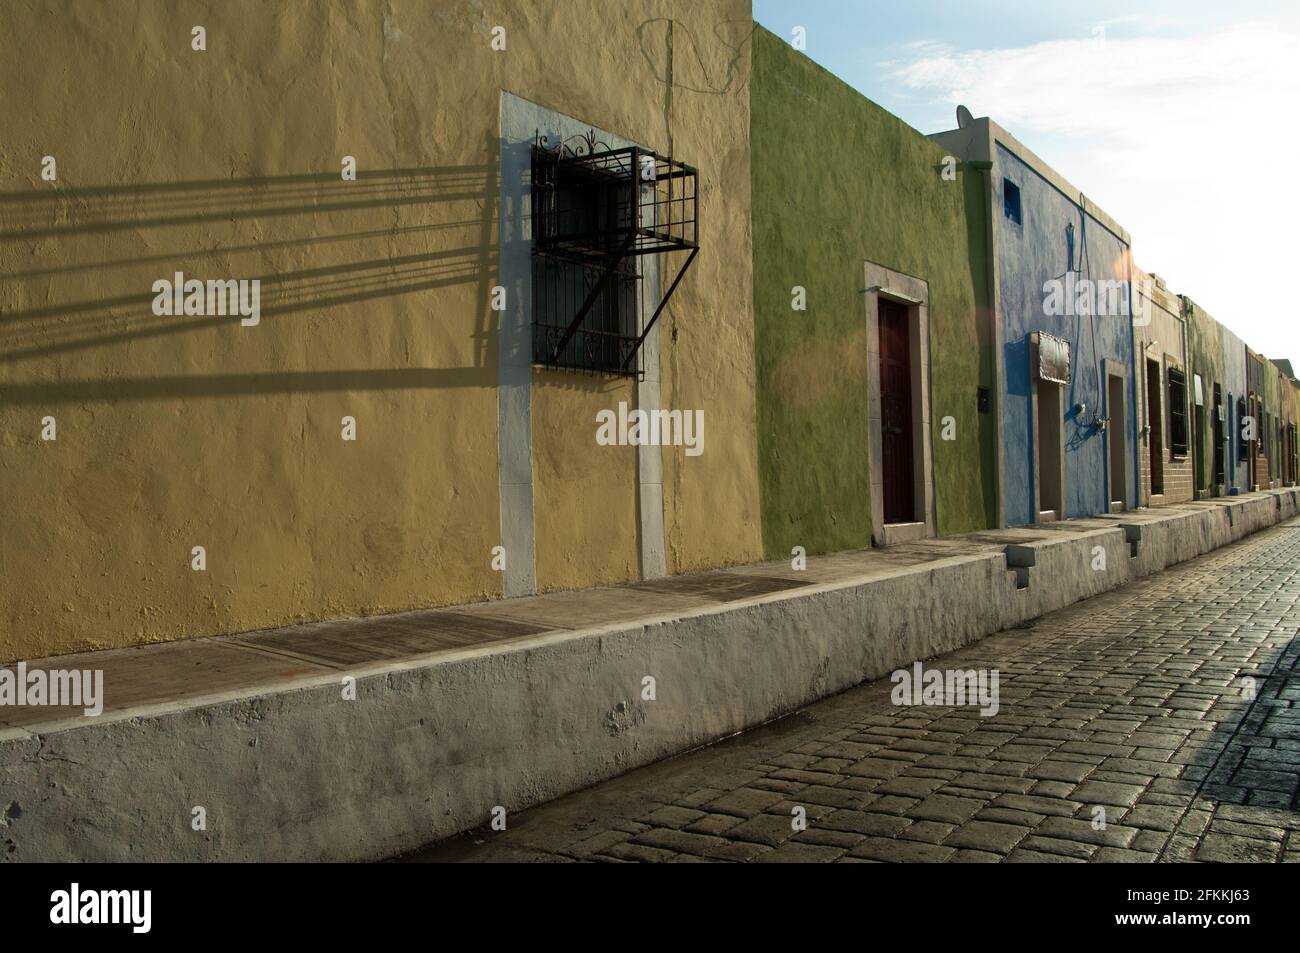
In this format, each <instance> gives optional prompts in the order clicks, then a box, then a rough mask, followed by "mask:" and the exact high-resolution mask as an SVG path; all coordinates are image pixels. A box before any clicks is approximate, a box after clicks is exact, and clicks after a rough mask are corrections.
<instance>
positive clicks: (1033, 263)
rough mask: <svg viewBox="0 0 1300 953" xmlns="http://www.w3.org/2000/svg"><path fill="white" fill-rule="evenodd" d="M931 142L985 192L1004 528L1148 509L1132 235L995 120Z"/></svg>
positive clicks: (966, 125) (969, 123)
mask: <svg viewBox="0 0 1300 953" xmlns="http://www.w3.org/2000/svg"><path fill="white" fill-rule="evenodd" d="M962 112H964V111H962ZM932 138H933V139H934V140H935V141H936V142H938V143H939V144H940V145H942V146H944V147H945V148H947V149H949V150H951V152H952V155H953V156H954V157H955V158H956V159H957V160H958V161H960V162H961V163H962V169H963V174H965V175H978V176H982V177H984V180H985V181H984V185H985V190H984V191H985V195H986V197H987V207H986V212H987V221H986V227H987V229H988V240H989V247H990V248H991V249H993V254H992V255H990V256H989V265H988V267H989V270H990V274H989V276H988V277H989V282H990V286H991V287H992V288H993V289H994V294H993V298H994V306H993V309H992V312H991V314H990V315H989V316H988V318H987V320H989V322H990V324H991V325H992V326H991V327H990V328H989V329H988V330H989V334H990V336H991V338H992V340H993V341H994V355H995V361H996V369H997V375H996V379H997V382H998V386H997V392H996V401H995V406H994V407H993V408H992V412H993V413H994V414H996V416H997V424H998V427H999V446H1000V447H1001V448H1002V450H1001V456H1002V459H1001V461H1000V473H999V489H1000V492H999V495H998V496H999V507H998V508H999V522H1000V523H1001V525H1003V526H1022V525H1026V524H1030V523H1035V522H1047V521H1051V520H1056V519H1067V518H1074V517H1080V516H1095V515H1098V514H1102V513H1107V512H1115V511H1118V510H1122V509H1126V508H1129V507H1134V506H1136V505H1137V475H1138V465H1137V462H1138V457H1137V454H1138V441H1137V417H1138V415H1137V414H1135V413H1134V412H1133V409H1134V407H1135V406H1136V390H1135V381H1134V372H1133V307H1134V305H1133V296H1132V293H1131V292H1132V280H1131V279H1132V273H1131V268H1132V264H1131V256H1130V254H1129V245H1130V241H1129V235H1128V233H1127V232H1126V231H1125V230H1124V229H1123V228H1121V227H1120V226H1119V225H1118V224H1117V223H1116V222H1115V221H1114V220H1113V219H1111V218H1110V216H1108V215H1106V213H1105V212H1103V211H1102V210H1101V209H1099V208H1097V206H1096V205H1094V204H1093V203H1092V202H1090V201H1088V199H1087V198H1086V197H1085V196H1084V195H1083V194H1082V193H1081V192H1080V191H1079V190H1078V189H1076V188H1074V187H1073V186H1072V185H1070V184H1069V183H1068V182H1066V181H1065V180H1064V179H1063V178H1061V176H1060V175H1059V174H1057V173H1056V172H1055V171H1054V170H1053V169H1052V168H1050V167H1049V166H1048V165H1047V164H1046V163H1045V162H1043V161H1042V160H1041V159H1039V158H1038V157H1037V156H1036V155H1034V154H1033V153H1032V152H1030V151H1029V150H1028V149H1027V148H1025V146H1023V145H1022V144H1021V143H1019V142H1018V141H1016V139H1015V138H1014V137H1013V136H1011V135H1010V134H1009V133H1008V132H1006V130H1004V129H1002V128H1001V127H1000V126H998V125H997V124H996V123H994V122H993V121H991V120H990V119H987V118H983V119H972V118H970V117H969V114H966V115H965V116H964V117H963V122H962V125H961V126H960V128H958V129H954V130H951V131H949V132H944V133H938V134H936V135H935V136H933V137H932Z"/></svg>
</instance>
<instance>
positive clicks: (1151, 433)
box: [1147, 361, 1165, 496]
mask: <svg viewBox="0 0 1300 953" xmlns="http://www.w3.org/2000/svg"><path fill="white" fill-rule="evenodd" d="M1163 394H1164V392H1163V391H1162V390H1161V389H1160V365H1159V363H1157V362H1156V361H1147V427H1149V428H1150V429H1149V430H1148V432H1147V441H1148V449H1149V450H1150V451H1151V495H1152V496H1160V495H1161V494H1162V493H1164V492H1165V441H1164V437H1165V435H1164V427H1163V426H1162V425H1163V424H1164V414H1163V412H1162V411H1161V409H1160V403H1161V401H1160V398H1161V397H1162V396H1163Z"/></svg>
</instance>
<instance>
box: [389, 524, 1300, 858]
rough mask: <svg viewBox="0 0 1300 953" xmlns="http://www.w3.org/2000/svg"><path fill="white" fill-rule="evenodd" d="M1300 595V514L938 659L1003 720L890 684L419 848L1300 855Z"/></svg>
mask: <svg viewBox="0 0 1300 953" xmlns="http://www.w3.org/2000/svg"><path fill="white" fill-rule="evenodd" d="M1297 602H1300V522H1298V521H1294V520H1293V521H1291V522H1290V523H1288V524H1284V525H1282V526H1279V527H1276V528H1274V529H1272V530H1268V531H1265V532H1262V533H1259V534H1258V535H1256V536H1254V537H1251V538H1250V539H1248V540H1246V541H1244V542H1242V543H1239V544H1237V545H1234V546H1229V547H1226V548H1224V549H1222V550H1220V551H1218V552H1216V553H1213V554H1211V555H1208V556H1205V557H1202V558H1200V559H1197V560H1194V561H1192V562H1189V563H1186V564H1183V565H1181V566H1178V567H1175V568H1173V569H1171V570H1168V571H1166V572H1164V573H1161V574H1159V575H1156V576H1152V577H1147V578H1146V579H1143V580H1141V581H1139V582H1137V583H1135V584H1133V585H1131V586H1128V587H1127V588H1124V589H1120V590H1116V591H1114V592H1111V593H1107V594H1105V595H1102V596H1098V597H1096V598H1094V599H1091V600H1088V601H1086V602H1083V603H1079V604H1077V605H1075V606H1072V607H1070V608H1068V609H1065V610H1062V611H1060V612H1056V613H1053V614H1051V615H1048V616H1044V617H1042V618H1040V619H1038V620H1036V621H1035V622H1033V623H1030V624H1028V625H1026V626H1024V627H1022V628H1019V629H1015V630H1010V631H1006V632H1002V633H999V634H998V635H995V636H992V637H990V638H987V639H985V640H983V641H981V642H979V643H976V644H975V645H972V646H969V647H967V648H966V649H964V650H962V651H959V652H956V653H953V654H951V655H948V656H945V657H942V658H940V659H935V660H931V661H928V662H927V663H926V667H927V669H929V668H940V669H961V670H968V669H996V670H998V671H999V672H1000V690H1001V697H1000V710H999V711H998V712H997V714H996V715H993V716H990V717H980V715H979V713H978V710H977V708H975V707H966V708H952V707H948V708H944V707H921V706H912V707H904V706H895V705H893V704H891V700H890V692H891V689H892V687H893V686H892V684H891V682H890V681H889V680H888V679H883V680H880V681H877V682H873V683H870V684H867V685H862V686H860V687H858V688H855V689H853V690H850V691H848V692H845V693H843V694H841V695H838V696H835V697H833V698H830V699H827V700H825V701H823V702H820V703H818V704H816V705H813V706H811V707H809V708H807V709H805V710H803V711H800V712H798V713H796V714H793V715H791V716H789V717H787V718H784V719H782V720H781V721H779V722H775V723H773V724H770V725H767V726H765V727H762V728H759V729H756V730H754V731H750V732H747V733H745V734H744V735H741V736H738V737H735V738H732V739H730V740H728V741H726V742H723V743H720V744H718V745H714V746H712V747H709V748H706V749H702V750H699V751H696V752H693V753H690V754H687V755H683V756H681V757H678V758H674V759H671V760H669V761H665V762H661V763H659V764H656V765H652V766H650V767H648V768H643V769H640V770H637V771H634V772H632V773H630V774H627V775H624V776H622V777H620V778H617V779H614V780H612V781H609V782H606V783H603V784H600V785H598V786H596V787H593V788H591V789H588V790H586V791H582V792H579V793H577V794H574V795H571V796H568V797H565V798H562V799H560V800H557V801H554V802H552V803H549V804H545V805H542V806H540V807H538V808H535V809H533V810H530V811H527V812H523V813H521V814H518V815H512V816H511V817H510V818H509V819H508V829H507V830H506V831H504V832H492V831H489V830H479V831H475V832H472V833H470V834H467V835H463V836H461V837H458V838H454V839H452V840H450V841H446V842H443V843H441V844H435V845H432V846H431V847H429V848H427V849H425V850H424V851H422V852H418V853H417V854H414V855H411V856H410V857H408V858H407V859H411V860H419V861H450V860H470V861H506V860H510V861H518V860H538V861H569V860H592V861H684V862H690V861H703V860H724V861H844V862H854V861H862V862H870V861H952V862H967V861H969V862H992V861H1000V860H1009V861H1047V862H1065V863H1070V862H1083V861H1132V862H1150V861H1190V860H1196V861H1300V813H1296V811H1297V783H1298V780H1300V708H1297V707H1295V706H1296V704H1297V702H1300V679H1297V672H1296V661H1297V640H1296V634H1297V626H1298V625H1300V606H1298V605H1297ZM659 690H660V692H661V693H662V692H665V691H671V686H666V685H661V686H660V689H659ZM721 701H722V700H720V702H721ZM797 808H803V809H804V811H805V812H806V818H807V827H806V829H804V830H796V829H795V826H796V825H795V824H794V823H792V822H793V820H794V818H795V816H796V815H797V814H798V812H797V811H796V809H797ZM1102 821H1104V824H1103V823H1102Z"/></svg>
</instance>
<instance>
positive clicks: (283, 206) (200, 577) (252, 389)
mask: <svg viewBox="0 0 1300 953" xmlns="http://www.w3.org/2000/svg"><path fill="white" fill-rule="evenodd" d="M670 20H671V21H672V23H671V24H670V22H669V21H670ZM195 24H201V25H203V26H205V27H206V29H207V51H206V52H195V51H193V50H191V46H190V30H191V27H192V26H194V25H195ZM496 24H501V25H503V26H505V27H506V28H507V47H508V48H507V51H506V52H504V53H502V52H496V51H493V50H491V49H490V46H489V42H490V30H491V28H492V27H493V26H494V25H496ZM670 25H671V29H672V34H673V35H672V45H673V49H674V56H673V57H672V63H673V77H672V80H673V81H672V85H671V89H670V88H669V84H668V82H667V68H666V63H667V62H668V61H669V57H668V31H669V28H670ZM750 29H751V20H750V9H749V3H748V2H740V0H707V2H698V0H696V2H689V3H687V2H680V3H673V2H655V0H638V2H636V3H627V4H615V3H605V2H600V0H563V2H554V3H545V2H539V0H502V2H498V3H494V4H492V5H491V10H490V11H488V10H486V9H485V7H484V6H483V5H482V4H479V3H475V2H471V0H449V2H439V3H437V4H430V3H427V2H421V0H390V2H382V3H381V2H366V0H361V2H357V3H348V4H329V5H326V4H314V3H313V4H307V3H300V2H286V3H282V4H267V3H261V2H253V0H226V2H221V3H204V2H191V0H173V2H163V0H141V2H138V3H127V2H118V3H113V4H99V3H91V2H53V0H50V2H35V0H9V2H6V3H5V4H4V5H3V7H0V89H3V90H4V91H5V95H4V98H3V100H0V128H3V129H4V136H3V138H0V193H3V194H2V195H0V222H2V223H3V224H2V225H0V312H2V313H3V314H2V315H0V316H2V317H3V322H2V323H0V498H3V500H4V504H3V510H2V511H0V578H2V579H3V580H4V584H3V588H2V590H0V627H3V628H2V629H0V658H3V659H13V658H18V657H33V656H40V655H45V654H53V653H60V652H67V651H72V650H78V649H83V648H101V647H110V646H120V645H126V644H131V643H137V642H147V641H158V640H167V639H177V638H183V637H190V636H198V635H204V634H211V633H217V632H226V631H237V630H244V629H249V628H256V627H263V626H270V625H274V624H279V623H284V622H288V621H292V620H297V619H309V618H323V617H331V616H340V615H350V614H362V613H372V612H380V611H388V610H396V609H403V608H409V607H415V606H428V605H438V604H450V603H456V602H463V601H470V600H476V599H482V598H489V597H495V596H497V595H499V594H500V591H501V580H500V577H499V575H498V574H497V573H495V572H493V571H492V570H491V568H490V565H489V559H490V556H489V550H490V548H491V547H492V546H493V545H495V544H496V542H497V541H498V538H499V526H500V516H499V499H498V492H497V394H496V381H497V339H496V333H495V327H496V324H495V315H494V313H493V312H492V311H491V310H490V309H489V307H488V294H489V289H490V288H491V287H492V285H493V284H495V283H496V282H495V267H496V256H497V244H496V242H497V236H496V222H497V218H498V209H497V205H498V202H497V196H498V184H497V174H496V170H497V152H498V147H497V138H496V137H497V135H498V129H497V118H498V101H499V96H500V92H501V90H503V89H506V90H510V91H511V92H514V93H516V94H518V95H520V96H525V97H527V98H529V99H531V100H533V101H534V102H538V103H541V104H544V105H546V106H547V107H549V108H552V109H555V110H557V111H560V112H563V113H566V114H568V115H571V116H574V117H577V118H580V119H582V120H583V121H586V122H590V123H591V124H592V125H594V126H598V127H603V128H605V129H609V130H611V131H613V132H615V133H617V134H619V135H622V136H625V137H628V138H631V139H636V140H638V141H641V142H644V143H646V144H647V145H649V146H651V147H653V148H656V149H659V150H661V151H668V150H669V148H670V147H671V151H673V153H674V154H676V155H677V156H678V157H680V158H683V159H685V160H686V161H688V162H691V163H693V164H695V165H697V166H698V167H699V168H700V173H701V218H702V222H703V233H702V234H703V245H704V249H703V251H702V252H701V254H700V257H699V259H698V260H697V262H696V264H695V266H694V267H693V269H692V273H691V274H690V275H689V276H688V278H687V279H686V281H685V282H684V283H683V286H682V287H681V288H680V289H679V291H678V293H677V295H676V297H675V298H674V299H673V305H672V307H671V308H670V309H669V312H668V313H667V314H666V315H665V317H664V319H663V320H664V328H665V332H664V345H663V360H662V365H663V367H662V374H663V377H664V388H663V400H664V404H665V406H669V407H691V408H701V409H703V410H704V411H705V416H706V441H707V442H706V451H705V453H704V455H703V456H701V457H697V458H689V459H688V458H685V457H684V456H683V455H682V451H681V450H680V449H671V450H669V449H666V450H665V451H664V483H665V497H666V503H665V523H666V527H667V530H666V532H667V536H668V567H669V570H670V571H674V572H680V571H683V570H686V569H692V568H697V567H702V566H709V565H717V564H723V563H730V562H737V561H744V560H748V559H753V558H757V556H758V555H759V551H760V548H759V533H758V527H757V512H758V501H757V492H758V491H757V481H756V476H755V455H756V451H755V439H754V398H753V341H752V328H753V321H752V314H751V294H750V286H751V276H750V270H751V266H750V257H751V256H750V217H749V182H750V175H749V166H748V163H749V159H748V154H749V152H748V128H749V117H748V95H747V91H746V89H745V83H746V82H747V77H748V69H749V61H748V57H749V44H748V35H749V31H750ZM44 155H53V156H55V158H56V160H57V163H58V181H57V182H55V183H48V182H43V181H41V179H40V164H41V157H42V156H44ZM344 155H353V156H355V157H356V159H357V162H358V166H359V169H360V173H361V175H360V178H359V179H358V180H357V181H356V182H343V181H341V180H340V178H339V175H338V171H339V168H340V165H339V163H340V159H341V157H342V156H344ZM177 270H180V271H183V272H184V273H185V274H186V276H187V277H199V278H228V277H237V278H238V277H243V278H256V277H260V278H261V279H262V281H263V286H262V293H263V300H262V308H263V317H262V323H261V325H259V326H258V327H254V328H242V327H240V326H239V324H238V322H237V320H236V319H233V318H224V319H208V318H203V317H188V318H187V317H155V316H154V315H153V314H152V313H151V310H150V303H151V300H152V297H153V295H152V292H151V286H152V283H153V282H154V281H155V280H156V279H159V278H163V277H170V276H171V275H172V273H173V272H175V271H177ZM671 273H672V272H671V271H669V274H670V275H671ZM562 377H564V375H556V374H551V373H550V372H545V373H538V374H537V375H536V380H535V384H534V387H533V399H534V406H533V433H534V457H533V459H534V479H535V487H536V488H535V511H536V514H537V517H536V520H535V529H536V538H537V545H536V549H537V577H538V582H539V586H541V587H547V588H550V587H567V586H583V585H591V584H594V583H600V582H608V581H616V580H620V579H627V578H633V577H634V576H635V575H636V574H637V571H638V569H637V551H638V550H637V540H636V535H635V534H636V509H635V507H636V502H635V500H636V497H635V487H636V469H635V456H634V454H633V453H632V452H630V451H628V450H620V449H618V448H598V447H596V445H595V441H594V431H595V422H594V414H595V410H596V409H599V408H601V407H605V406H611V407H612V406H616V404H617V401H618V399H619V398H620V396H622V395H625V394H626V393H628V392H630V391H629V385H628V384H627V383H626V382H616V383H614V384H602V385H599V386H593V384H592V383H591V382H590V381H589V380H586V379H583V380H577V379H572V378H571V379H563V380H562V379H561V378H562ZM345 414H348V415H353V416H355V417H356V419H357V423H358V431H359V439H358V440H357V442H355V443H345V442H343V441H342V440H341V439H340V436H339V427H340V418H341V417H342V416H343V415H345ZM46 415H52V416H55V417H56V418H57V421H58V439H57V441H54V442H42V441H41V440H40V439H39V431H40V422H41V418H42V417H44V416H46ZM597 451H600V453H597ZM195 545H203V546H205V547H206V548H207V554H208V570H207V572H205V573H196V572H193V571H191V569H190V549H191V547H192V546H195Z"/></svg>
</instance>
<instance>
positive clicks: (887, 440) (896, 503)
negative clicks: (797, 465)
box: [880, 298, 916, 523]
mask: <svg viewBox="0 0 1300 953" xmlns="http://www.w3.org/2000/svg"><path fill="white" fill-rule="evenodd" d="M880 462H881V477H882V479H883V482H884V487H883V489H884V496H885V499H884V510H885V522H886V523H911V522H914V521H915V518H916V517H915V506H914V503H915V499H916V488H915V485H914V480H913V474H914V470H913V444H912V355H911V342H910V334H909V328H908V320H907V306H906V305H904V304H900V303H899V302H897V301H891V300H889V299H888V298H881V299H880Z"/></svg>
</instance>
